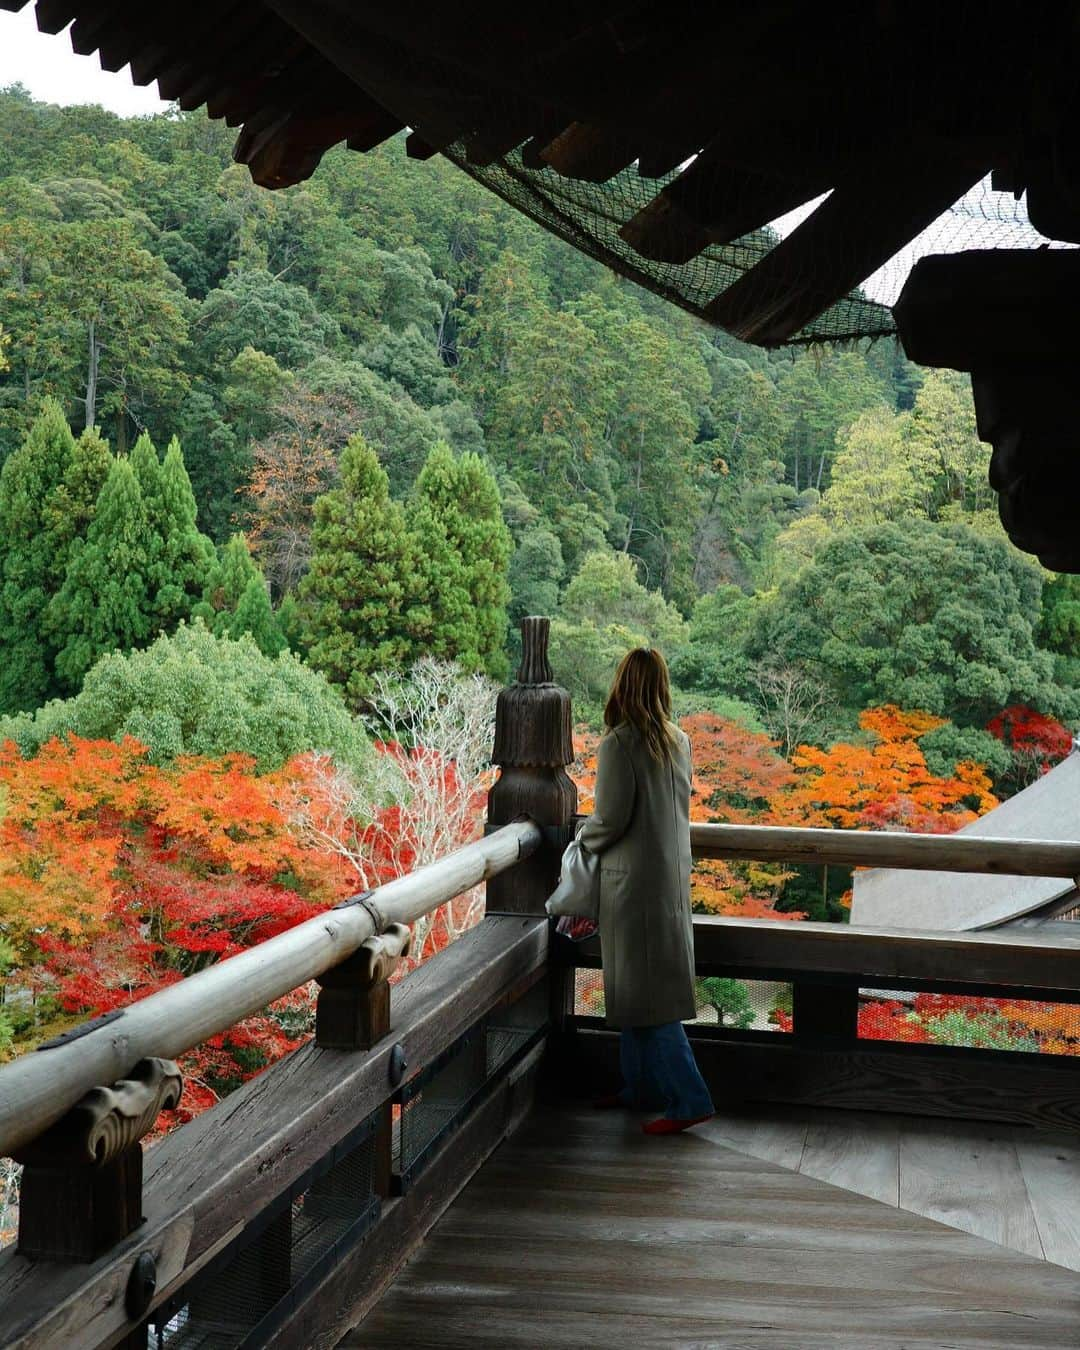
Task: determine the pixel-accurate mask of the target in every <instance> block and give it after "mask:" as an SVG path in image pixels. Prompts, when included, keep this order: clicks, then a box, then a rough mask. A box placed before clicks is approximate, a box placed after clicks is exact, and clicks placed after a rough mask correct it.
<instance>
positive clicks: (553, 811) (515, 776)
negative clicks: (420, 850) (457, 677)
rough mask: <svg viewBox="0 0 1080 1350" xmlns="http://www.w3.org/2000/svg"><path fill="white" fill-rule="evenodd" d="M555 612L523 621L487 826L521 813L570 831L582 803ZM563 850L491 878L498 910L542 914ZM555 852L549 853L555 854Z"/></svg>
mask: <svg viewBox="0 0 1080 1350" xmlns="http://www.w3.org/2000/svg"><path fill="white" fill-rule="evenodd" d="M550 627H551V621H550V620H549V619H544V618H540V617H537V616H532V617H530V618H527V619H523V620H522V621H521V669H520V670H519V671H518V676H517V680H516V681H515V683H514V684H511V685H507V687H506V688H505V689H503V690H502V691H501V692H500V694H499V697H498V700H497V702H496V704H495V745H494V748H493V749H492V753H491V760H492V763H493V764H497V765H498V766H499V769H500V773H499V777H498V780H497V781H496V782H495V784H494V785H493V786H492V788H491V791H490V792H489V793H488V825H489V827H491V828H495V827H497V826H499V825H505V824H506V823H507V821H510V820H515V819H516V818H517V817H519V816H531V818H532V819H533V820H535V821H536V823H537V824H538V825H544V826H549V827H554V828H555V829H556V830H562V831H568V830H569V829H570V826H571V822H572V821H573V818H574V811H575V809H576V807H577V789H576V788H575V787H574V784H573V783H572V782H571V780H570V779H569V777H568V776H567V774H566V768H565V766H566V765H567V764H570V763H571V762H572V761H573V758H574V737H573V719H572V713H571V708H570V695H569V694H568V693H567V692H566V690H565V689H563V688H561V687H560V686H559V685H557V684H555V683H554V681H553V678H552V671H551V666H550V665H549V664H548V653H547V647H548V633H549V630H550ZM560 852H561V849H555V850H552V849H547V850H543V851H542V853H541V854H538V855H537V856H535V857H534V858H532V859H529V860H528V862H526V863H524V864H519V865H518V866H517V867H515V868H513V869H512V871H511V872H508V873H506V874H504V875H503V876H499V877H493V878H492V879H491V880H490V881H489V882H488V888H487V904H488V908H489V909H490V910H492V911H512V912H515V913H524V914H542V913H543V912H544V901H545V899H546V898H547V896H548V895H549V894H550V893H551V891H552V890H554V888H555V883H556V881H557V880H558V873H559V867H558V861H559V859H558V855H559V853H560ZM549 855H550V856H549Z"/></svg>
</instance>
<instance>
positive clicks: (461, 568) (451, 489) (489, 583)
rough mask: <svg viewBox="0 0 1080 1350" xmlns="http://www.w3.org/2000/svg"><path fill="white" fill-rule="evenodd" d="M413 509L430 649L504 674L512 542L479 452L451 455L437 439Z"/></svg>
mask: <svg viewBox="0 0 1080 1350" xmlns="http://www.w3.org/2000/svg"><path fill="white" fill-rule="evenodd" d="M410 514H411V518H412V525H413V530H414V532H415V533H416V535H417V537H418V538H419V539H420V540H421V541H422V543H423V545H424V549H425V551H426V553H427V555H428V569H429V576H430V579H431V605H432V617H433V621H434V630H433V635H432V639H433V649H434V651H435V653H436V654H437V655H440V656H447V657H451V658H453V659H454V660H456V661H457V662H458V663H459V664H460V665H461V666H462V667H463V668H464V669H465V670H486V671H487V672H488V673H489V674H491V675H494V676H496V677H501V676H503V675H505V674H506V654H505V650H504V644H505V640H506V607H507V604H508V602H509V600H510V587H509V584H508V582H507V572H508V569H509V566H510V552H511V547H512V544H511V539H510V531H509V530H508V529H507V528H506V525H505V523H504V521H503V517H502V505H501V502H500V500H499V489H498V485H497V484H496V482H495V477H494V475H493V474H492V472H491V470H490V469H489V468H488V467H487V465H486V464H485V463H484V461H483V460H482V459H481V458H480V456H479V455H475V454H465V455H461V456H455V455H454V452H453V451H452V450H451V449H450V447H449V446H448V445H446V444H445V442H440V443H439V444H438V445H436V446H435V447H434V448H433V449H432V451H431V453H430V454H429V455H428V458H427V463H426V464H425V465H424V467H423V470H422V471H421V473H420V476H419V478H418V479H417V480H416V494H415V499H414V502H413V504H412V509H411V513H410Z"/></svg>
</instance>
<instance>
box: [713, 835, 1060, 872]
mask: <svg viewBox="0 0 1080 1350" xmlns="http://www.w3.org/2000/svg"><path fill="white" fill-rule="evenodd" d="M690 846H691V848H692V850H693V852H694V856H695V857H698V858H729V859H733V860H735V859H748V860H751V861H753V862H767V861H769V860H774V861H776V862H786V863H818V864H836V865H838V866H843V867H908V868H921V869H923V870H926V871H934V872H988V873H992V874H997V875H1001V876H1019V877H1070V878H1076V877H1080V842H1077V843H1063V842H1061V841H1060V840H1055V839H989V838H981V837H978V836H976V835H970V834H906V833H903V832H902V831H899V830H822V829H809V828H807V829H800V828H792V827H789V826H783V825H700V824H692V825H691V826H690Z"/></svg>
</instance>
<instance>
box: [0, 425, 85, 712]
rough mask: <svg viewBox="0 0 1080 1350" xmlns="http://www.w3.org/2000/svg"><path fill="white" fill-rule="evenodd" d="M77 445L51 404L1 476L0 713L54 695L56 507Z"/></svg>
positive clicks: (58, 560) (59, 569) (59, 556)
mask: <svg viewBox="0 0 1080 1350" xmlns="http://www.w3.org/2000/svg"><path fill="white" fill-rule="evenodd" d="M74 448H75V438H74V437H73V436H72V434H71V428H70V427H69V426H68V423H67V418H66V417H65V416H64V411H63V409H62V408H61V406H60V404H59V403H58V402H57V401H56V400H55V399H46V400H45V402H44V403H43V405H42V409H41V413H40V414H39V416H38V417H37V419H36V420H35V422H34V424H33V426H32V427H31V429H30V432H29V434H28V435H27V437H26V440H25V441H24V443H23V444H22V446H21V447H20V448H19V449H18V450H16V451H15V452H14V453H13V454H11V455H10V456H9V457H8V459H7V461H6V462H5V464H4V467H3V471H2V472H0V709H2V710H3V711H5V712H16V711H19V710H20V709H29V708H35V707H37V705H38V704H39V703H41V702H42V701H43V700H44V699H45V698H46V697H48V694H49V693H50V687H51V675H50V665H51V657H52V651H51V648H50V646H49V643H48V640H47V638H46V637H45V635H44V633H43V631H42V619H43V616H44V613H45V610H46V607H47V606H48V604H49V601H50V598H51V597H52V596H53V595H54V594H55V592H56V591H57V589H58V588H59V586H60V583H61V580H62V578H63V574H64V563H65V561H66V548H64V547H62V544H63V543H64V542H65V541H62V540H59V539H56V538H54V531H55V529H56V525H57V522H58V521H59V520H60V519H61V515H60V514H58V512H57V510H56V506H57V504H58V498H59V495H60V493H61V491H62V489H63V487H64V484H65V478H66V475H67V474H68V472H69V470H70V468H71V459H72V453H73V451H74Z"/></svg>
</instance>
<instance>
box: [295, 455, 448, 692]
mask: <svg viewBox="0 0 1080 1350" xmlns="http://www.w3.org/2000/svg"><path fill="white" fill-rule="evenodd" d="M340 469H341V482H340V486H338V487H336V488H332V489H331V490H330V491H329V492H326V493H324V494H323V495H322V496H321V497H319V498H318V499H317V500H316V502H315V511H314V514H315V524H314V526H313V528H312V532H311V544H312V553H311V566H310V568H309V570H308V573H307V575H306V576H305V577H304V579H303V581H302V582H301V585H300V601H301V605H302V608H303V614H304V629H305V633H304V636H305V640H306V642H307V644H308V660H309V661H310V663H311V664H312V665H313V666H314V667H315V668H316V670H321V671H322V672H323V673H324V674H325V675H326V676H327V678H328V679H329V680H331V681H332V682H333V683H335V684H338V685H340V686H341V687H342V688H343V689H344V690H345V692H346V694H347V696H348V698H349V700H350V701H351V702H352V703H353V704H360V703H363V701H364V700H365V698H366V697H367V696H368V694H369V692H370V676H371V675H372V673H373V672H375V671H377V670H383V669H390V668H404V667H406V666H408V665H410V664H411V663H412V661H413V660H414V659H415V658H416V657H417V656H419V655H420V654H421V653H422V652H423V651H425V650H428V649H429V648H428V646H427V642H426V639H427V637H428V634H429V632H430V627H431V614H430V610H429V609H428V607H427V605H426V603H425V577H424V571H423V562H422V558H421V555H420V552H419V548H418V545H417V541H416V539H415V538H414V536H413V535H412V533H411V532H410V530H409V528H408V526H407V524H406V521H405V514H404V512H403V511H402V509H401V507H400V506H399V505H398V504H397V503H396V502H394V501H392V500H391V498H390V489H389V483H388V480H387V477H386V473H385V472H384V470H383V468H382V466H381V465H380V464H379V461H378V458H377V456H376V454H375V452H374V451H373V450H372V449H371V448H370V447H369V446H368V444H367V442H366V441H365V440H364V438H363V437H362V436H361V435H359V434H357V435H355V436H353V437H351V438H350V440H349V442H348V444H347V445H346V446H345V449H344V450H343V451H342V453H341V465H340Z"/></svg>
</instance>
